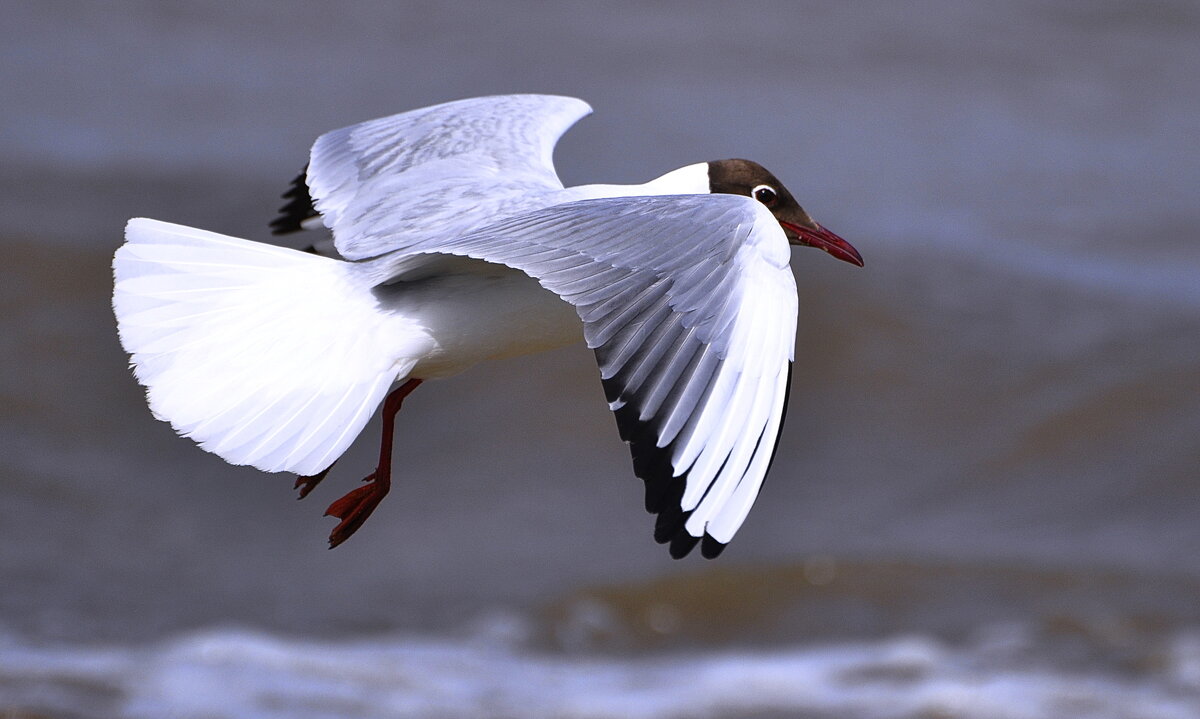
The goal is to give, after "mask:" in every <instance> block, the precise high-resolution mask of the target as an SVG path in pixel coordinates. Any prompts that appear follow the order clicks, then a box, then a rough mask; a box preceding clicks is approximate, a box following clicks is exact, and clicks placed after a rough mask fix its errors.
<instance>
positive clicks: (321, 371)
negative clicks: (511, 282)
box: [113, 218, 419, 475]
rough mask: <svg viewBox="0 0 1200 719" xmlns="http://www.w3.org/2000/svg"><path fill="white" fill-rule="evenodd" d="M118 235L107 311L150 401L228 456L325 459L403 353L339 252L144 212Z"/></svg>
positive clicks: (305, 467)
mask: <svg viewBox="0 0 1200 719" xmlns="http://www.w3.org/2000/svg"><path fill="white" fill-rule="evenodd" d="M125 237H126V244H125V245H124V246H122V247H121V248H120V249H119V250H117V253H116V256H115V257H114V259H113V272H114V276H115V284H114V292H113V310H114V312H115V314H116V317H117V325H118V329H119V333H120V338H121V344H122V345H123V346H124V347H125V350H126V351H127V352H129V353H130V355H131V356H132V358H131V364H132V365H133V369H134V374H135V376H136V377H137V379H138V381H139V382H140V383H141V384H142V385H144V386H145V387H146V396H147V400H148V402H149V404H150V409H151V410H152V411H153V412H154V414H155V416H156V417H158V418H159V419H163V420H166V421H168V422H170V423H171V425H172V426H173V427H174V428H175V430H176V431H177V432H179V433H180V434H182V435H184V436H187V437H191V438H192V439H194V440H195V441H196V442H198V443H199V444H200V446H201V447H203V448H204V449H206V450H208V451H210V452H213V453H214V454H217V455H219V456H220V457H222V458H224V459H225V460H227V461H229V462H231V463H233V464H249V465H253V466H255V467H258V468H259V469H262V470H266V471H290V472H296V473H298V474H306V475H308V474H315V473H317V472H319V471H321V470H322V469H325V468H326V467H328V466H329V465H330V464H332V462H333V460H335V459H337V457H338V456H340V455H341V454H342V452H344V451H345V450H346V448H347V447H348V446H349V445H350V443H351V442H352V441H353V440H354V438H355V437H356V436H357V435H358V433H359V432H360V431H361V430H362V428H363V426H364V425H365V424H366V423H367V420H369V419H370V416H371V414H372V413H373V412H374V411H375V408H376V407H377V406H378V405H379V403H380V402H381V401H382V399H383V396H384V395H385V394H386V392H387V390H388V387H389V386H390V385H391V384H392V383H393V382H394V381H395V380H397V379H400V378H403V377H404V376H406V375H407V374H408V372H409V371H410V370H411V369H412V366H413V364H414V363H415V359H414V360H405V359H403V356H404V355H405V354H406V353H405V352H404V351H403V350H404V347H403V341H404V337H403V336H400V337H397V333H396V322H397V319H396V318H395V317H393V316H389V315H387V314H386V313H383V312H381V311H380V310H379V309H378V307H377V305H376V302H375V299H374V297H373V295H372V294H371V292H370V288H369V284H365V283H363V282H362V281H361V280H358V279H357V276H356V275H355V273H354V272H353V267H352V266H351V265H350V264H349V263H346V262H342V261H339V260H333V259H329V258H325V257H319V256H316V255H312V254H309V253H304V252H297V251H295V250H289V249H286V248H281V247H275V246H273V245H266V244H262V243H257V242H250V241H248V240H241V239H238V238H234V237H228V236H225V235H220V234H217V233H214V232H207V231H205V230H199V229H196V228H191V227H184V226H182V225H173V224H170V223H166V222H158V221H156V220H148V219H143V218H137V219H133V220H130V221H129V224H128V225H127V226H126V230H125ZM413 331H418V332H419V330H416V329H414V330H413ZM403 334H404V333H403V332H401V333H400V335H403ZM410 339H411V338H410ZM407 354H408V355H409V356H415V355H414V354H413V353H411V352H409V353H407ZM398 358H401V359H398Z"/></svg>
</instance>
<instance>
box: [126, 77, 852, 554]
mask: <svg viewBox="0 0 1200 719" xmlns="http://www.w3.org/2000/svg"><path fill="white" fill-rule="evenodd" d="M588 112H590V108H589V107H588V106H587V105H586V103H583V102H582V101H579V100H575V99H572V98H561V97H552V96H540V95H516V96H502V97H495V98H473V99H470V100H463V101H459V102H456V103H447V104H444V105H438V106H433V107H431V108H425V109H422V110H416V111H412V112H410V113H402V114H400V115H396V116H393V117H390V118H383V119H380V120H373V121H369V122H366V123H360V124H359V125H354V126H350V127H348V128H343V129H341V130H335V131H333V132H330V133H327V134H326V135H323V136H322V137H321V138H319V139H318V140H317V142H316V143H315V144H314V146H313V149H312V152H311V154H310V161H309V165H308V168H307V171H306V173H304V175H302V177H301V178H299V180H298V182H297V183H295V184H294V185H293V188H292V190H290V191H289V193H288V195H285V196H286V197H290V198H291V202H290V203H289V204H288V205H287V206H285V208H284V209H283V212H284V215H283V216H282V217H281V218H279V219H278V220H276V222H275V223H273V225H272V226H273V227H274V228H275V229H276V231H277V232H280V231H290V230H296V229H300V228H301V227H304V226H306V225H307V224H311V219H310V218H311V216H313V213H314V212H315V213H317V215H318V216H319V217H320V218H321V221H322V223H323V224H324V225H325V226H326V227H328V228H329V229H330V231H331V232H332V234H333V241H334V246H335V248H336V251H337V255H338V256H337V257H323V256H319V255H317V254H313V253H306V252H300V251H296V250H290V249H286V248H281V247H276V246H273V245H266V244H262V243H257V242H251V241H248V240H242V239H238V238H233V237H228V236H224V235H219V234H217V233H212V232H208V231H205V230H199V229H195V228H189V227H183V226H180V225H172V224H169V223H164V222H158V221H155V220H148V219H142V218H137V219H133V220H131V221H130V222H129V224H128V225H127V228H126V244H125V245H124V246H122V247H121V248H120V249H119V250H118V251H117V253H116V255H115V258H114V265H113V266H114V276H115V285H114V297H113V306H114V311H115V314H116V316H117V320H118V329H119V333H120V338H121V342H122V344H123V346H124V347H125V349H126V350H127V351H128V352H129V353H130V354H131V364H132V365H133V368H134V372H135V375H136V377H137V379H138V381H139V382H141V383H142V384H143V385H144V386H145V387H146V390H147V399H148V403H149V405H150V408H151V410H152V411H153V412H154V414H155V416H157V417H159V418H160V419H163V420H166V421H169V422H170V423H171V424H172V426H173V427H174V428H175V429H176V430H177V431H178V432H179V433H180V434H182V435H185V436H188V437H190V438H192V439H193V440H195V441H196V442H198V443H199V444H200V446H201V447H203V448H204V449H206V450H208V451H210V452H213V453H215V454H217V455H219V456H221V457H222V458H224V459H226V460H227V461H229V462H231V463H233V464H248V465H252V466H255V467H257V468H259V469H262V470H266V471H290V472H295V473H297V474H300V475H302V476H301V478H300V480H299V481H298V483H297V486H298V487H301V488H302V496H303V495H304V494H307V492H308V491H309V490H311V489H312V487H313V486H315V485H316V483H317V482H319V481H320V480H321V479H322V478H323V477H324V476H325V473H326V472H328V471H329V468H330V467H331V465H332V464H333V462H334V461H335V460H336V459H337V458H338V457H339V456H340V455H341V454H342V453H343V452H344V451H345V450H346V448H347V447H348V446H349V444H350V443H351V442H352V441H353V440H354V439H355V438H356V437H357V436H358V434H359V433H360V432H361V430H362V428H363V427H364V425H365V424H366V422H367V421H368V420H369V418H370V416H371V415H372V414H373V413H374V412H375V410H376V409H377V408H378V407H379V406H380V404H381V403H382V404H383V405H384V417H385V436H384V438H383V442H382V446H381V454H380V464H379V466H378V467H377V469H376V473H375V474H373V475H371V476H370V477H368V480H371V482H370V483H369V484H367V485H364V486H363V487H360V488H359V489H357V490H355V491H354V492H351V493H350V494H348V495H347V496H346V497H344V498H342V499H341V500H338V502H335V503H334V504H333V505H331V507H330V510H329V512H328V513H329V514H333V515H334V516H337V517H339V518H341V519H342V520H343V521H342V523H341V524H339V526H338V528H336V529H335V530H334V534H333V535H331V542H332V543H333V544H335V545H336V544H337V543H340V542H341V541H343V540H344V539H345V538H346V537H348V536H349V535H350V534H352V533H353V532H354V531H355V530H356V529H357V528H358V527H359V526H361V524H362V522H363V521H365V519H366V517H367V516H369V515H370V513H371V512H372V511H373V510H374V508H375V506H376V505H377V504H378V502H379V500H381V499H382V496H383V494H385V493H386V492H387V487H388V486H389V482H390V479H389V477H390V474H389V472H390V466H391V442H392V439H391V422H392V418H393V416H394V414H395V412H396V411H397V410H398V409H399V407H400V404H401V402H402V400H403V398H404V396H406V395H407V394H408V392H411V391H412V390H413V389H414V388H415V387H416V386H417V384H419V383H420V382H421V381H423V380H426V379H435V378H443V377H448V376H451V375H454V374H457V373H459V372H462V371H464V370H465V369H467V368H469V367H471V366H472V365H474V364H476V363H478V362H481V361H485V360H490V359H499V358H503V357H511V356H517V355H521V354H526V353H531V352H538V351H544V350H548V349H553V348H555V347H559V346H563V345H565V344H569V343H571V342H574V341H578V339H579V338H580V337H582V338H583V339H584V340H585V341H586V342H587V344H588V346H589V347H590V348H592V349H593V350H594V351H595V353H596V357H597V361H598V364H599V365H600V370H601V379H602V382H603V385H604V389H605V393H606V397H607V398H608V401H609V405H610V407H611V408H612V409H613V411H614V412H615V413H616V416H617V423H618V429H619V430H620V432H621V435H622V438H623V439H625V440H626V441H628V442H629V443H630V445H631V449H632V451H633V455H634V467H635V472H636V473H637V474H638V476H639V477H642V478H643V479H644V480H646V488H647V496H646V505H647V508H648V509H649V510H650V511H652V512H654V513H656V514H658V515H659V518H658V522H657V525H656V531H655V536H656V538H657V539H659V541H665V542H670V543H671V551H672V554H673V555H675V556H682V555H683V554H686V553H687V552H688V551H690V550H691V548H692V547H694V546H695V545H696V544H697V543H699V542H700V541H701V540H703V541H704V544H703V547H702V549H703V553H704V554H705V555H706V556H715V555H716V554H717V553H719V552H720V551H721V549H722V548H723V547H724V545H725V544H726V543H727V542H728V541H729V539H731V538H732V536H733V533H734V532H736V530H737V528H738V527H739V526H740V525H741V523H742V521H743V520H744V518H745V516H746V512H748V510H749V508H750V505H751V503H752V502H753V501H754V498H755V497H756V496H757V494H758V490H759V487H760V486H761V483H762V479H763V477H764V476H765V474H766V471H767V468H768V465H769V463H770V460H771V457H772V455H773V451H774V447H775V443H776V440H777V436H778V434H779V430H780V428H781V426H782V421H783V414H784V406H785V403H786V397H787V387H788V380H789V378H790V363H791V360H792V358H793V345H794V338H795V323H796V314H797V312H796V291H795V284H794V280H793V278H792V275H791V271H790V268H789V266H788V262H789V259H790V252H789V243H791V244H810V245H814V246H817V247H819V248H821V249H824V250H826V251H827V252H830V253H831V254H833V255H834V256H837V257H839V258H841V259H846V260H848V261H851V262H854V263H855V264H861V258H859V257H858V255H857V252H855V251H854V250H853V248H851V247H850V246H849V245H848V244H847V243H845V241H844V240H841V239H840V238H838V237H837V236H836V235H833V234H832V233H830V232H828V231H827V230H825V229H824V228H822V227H820V226H819V225H817V224H816V223H815V222H813V221H812V220H811V218H810V217H808V215H807V213H805V212H804V211H803V210H802V209H801V208H800V207H799V205H798V204H796V203H795V201H794V199H793V198H792V197H791V195H790V194H789V193H788V192H787V190H786V189H785V188H783V187H782V185H781V184H780V183H779V182H778V180H776V179H775V178H774V176H772V175H770V173H767V172H766V171H765V170H762V168H761V167H760V166H758V165H756V164H754V163H749V162H748V161H741V160H730V161H719V162H716V163H699V164H695V165H689V166H687V167H684V168H680V169H679V170H675V171H672V172H670V173H667V174H666V175H663V176H662V177H659V178H657V179H655V180H652V181H650V182H648V183H646V184H643V185H629V186H623V185H585V186H580V187H574V188H564V187H563V186H562V184H561V183H560V182H559V180H558V178H557V175H556V174H555V173H554V169H553V165H552V162H551V154H552V151H553V147H554V144H555V142H556V141H557V139H558V137H559V136H560V135H561V134H562V133H563V132H565V131H566V129H567V128H569V127H570V125H572V124H573V123H574V122H575V121H576V120H578V119H579V118H580V117H582V116H583V115H585V114H587V113H588ZM718 187H721V188H728V189H721V190H716V188H718ZM714 191H715V192H717V193H719V194H714ZM393 388H395V389H393ZM389 390H391V393H390V394H389ZM385 397H387V398H388V399H387V401H386V402H385V401H384V399H385Z"/></svg>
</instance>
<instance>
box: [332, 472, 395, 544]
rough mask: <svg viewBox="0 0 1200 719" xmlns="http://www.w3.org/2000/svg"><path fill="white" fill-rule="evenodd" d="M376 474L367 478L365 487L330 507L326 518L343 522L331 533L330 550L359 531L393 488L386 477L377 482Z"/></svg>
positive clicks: (352, 492)
mask: <svg viewBox="0 0 1200 719" xmlns="http://www.w3.org/2000/svg"><path fill="white" fill-rule="evenodd" d="M378 473H379V470H376V471H375V473H373V474H371V475H370V476H369V477H367V478H366V479H365V480H363V481H364V482H367V484H364V485H363V486H361V487H359V488H358V489H355V490H353V491H351V492H349V493H348V494H346V496H344V497H342V498H341V499H339V500H337V501H336V502H334V503H333V504H331V505H329V509H326V510H325V516H326V517H337V518H338V519H340V520H342V521H341V522H339V523H338V525H337V526H336V527H334V528H333V531H332V532H330V533H329V548H330V549H333V548H334V547H336V546H337V545H339V544H341V543H342V542H344V541H346V540H347V539H349V538H350V536H351V535H353V534H354V533H355V532H357V531H358V528H359V527H361V526H362V525H363V522H365V521H367V517H370V516H371V512H374V511H375V508H376V507H378V506H379V503H380V502H381V501H383V498H384V497H386V496H387V493H388V490H389V489H390V488H391V482H390V481H388V479H387V478H386V476H385V477H384V478H383V481H378V480H376V477H375V475H376V474H378Z"/></svg>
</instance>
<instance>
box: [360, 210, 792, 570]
mask: <svg viewBox="0 0 1200 719" xmlns="http://www.w3.org/2000/svg"><path fill="white" fill-rule="evenodd" d="M411 249H412V250H413V251H417V252H428V253H445V254H454V255H466V256H469V257H474V258H477V259H482V260H486V261H489V262H496V263H501V264H504V265H508V266H510V267H514V268H516V269H519V270H521V271H523V272H525V273H527V274H529V275H531V276H533V277H535V278H537V279H538V280H539V281H540V282H541V284H542V286H544V287H545V288H547V289H549V290H551V291H553V292H554V293H556V294H558V295H559V296H560V297H562V298H563V299H564V300H566V301H567V302H569V303H571V304H572V305H574V306H575V309H576V311H577V312H578V313H579V316H580V318H581V319H582V320H583V323H584V337H585V338H586V340H587V343H588V346H589V347H591V348H592V349H593V350H594V351H595V353H596V359H597V361H598V362H599V365H600V374H601V378H602V380H603V383H604V390H605V394H606V395H607V397H608V401H609V406H610V407H611V408H612V409H613V411H614V412H615V413H616V418H617V426H618V428H619V430H620V433H621V437H622V439H624V440H625V441H627V442H629V444H630V448H631V450H632V452H633V462H634V469H635V471H636V473H637V475H638V476H639V477H641V478H642V479H643V480H645V482H646V508H647V510H649V511H650V512H653V513H656V514H657V515H658V520H657V524H656V527H655V538H656V539H657V540H658V541H659V542H664V543H665V542H670V545H671V546H670V549H671V554H672V555H673V556H676V557H680V556H683V555H685V554H687V553H688V552H689V551H691V549H692V548H693V547H694V546H695V545H696V544H697V543H699V542H700V541H701V540H703V544H702V547H701V551H702V553H703V554H704V556H706V557H714V556H716V555H717V554H718V553H720V551H721V550H722V549H723V548H724V545H725V544H726V543H727V542H729V540H730V539H731V538H732V537H733V535H734V533H735V532H736V531H737V529H738V527H740V526H741V524H742V521H743V520H744V519H745V517H746V514H747V512H748V511H749V509H750V505H751V504H752V503H753V502H754V500H755V498H756V497H757V496H758V492H759V488H760V487H761V485H762V482H763V478H764V477H765V476H766V473H767V469H768V467H769V465H770V462H771V458H772V455H773V454H774V449H775V444H776V439H777V437H778V435H779V432H780V429H781V426H782V424H783V415H784V409H785V403H786V400H787V392H788V380H789V376H790V367H791V360H792V356H793V349H794V345H795V335H796V311H797V299H796V285H795V280H794V278H793V277H792V273H791V270H790V268H789V267H788V260H789V257H790V252H789V247H788V244H787V239H786V238H785V237H784V234H783V231H782V229H781V228H780V227H779V223H778V222H776V220H775V219H774V217H772V216H771V214H770V212H769V211H767V210H766V208H764V207H763V206H762V205H760V204H759V203H757V202H754V201H753V200H751V199H749V198H745V197H738V196H734V195H688V196H668V197H637V198H611V199H600V200H585V201H581V202H573V203H567V204H563V205H557V206H554V207H549V208H545V209H543V210H539V211H536V212H532V213H529V214H526V215H522V216H518V217H514V218H512V219H509V220H506V221H502V222H500V223H498V224H495V225H492V226H489V227H487V228H485V229H483V230H481V231H479V232H475V233H472V234H470V235H468V236H466V237H463V238H459V239H455V240H449V241H447V240H444V239H443V240H431V241H427V242H422V243H419V244H418V245H417V246H415V247H413V248H411ZM414 259H416V258H414V257H412V256H411V255H409V256H408V257H407V258H405V257H397V258H395V259H393V258H390V257H387V258H380V259H379V260H376V261H374V262H372V263H368V264H367V265H366V266H364V267H363V270H364V271H369V272H373V273H375V274H376V279H378V280H383V279H386V278H387V277H388V276H389V273H391V272H394V271H396V270H398V269H401V268H402V267H403V266H404V263H406V262H409V261H411V260H414ZM389 263H390V264H389Z"/></svg>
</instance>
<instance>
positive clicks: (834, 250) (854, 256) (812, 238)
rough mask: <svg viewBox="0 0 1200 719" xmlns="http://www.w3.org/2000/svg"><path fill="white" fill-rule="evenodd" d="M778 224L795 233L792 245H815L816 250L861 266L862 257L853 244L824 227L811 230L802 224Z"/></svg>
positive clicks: (818, 226)
mask: <svg viewBox="0 0 1200 719" xmlns="http://www.w3.org/2000/svg"><path fill="white" fill-rule="evenodd" d="M779 224H781V225H783V228H784V229H785V230H789V231H790V232H791V233H794V234H795V235H796V239H795V240H792V244H793V245H808V246H809V247H815V248H817V249H818V250H825V251H826V252H828V253H829V254H831V255H833V256H834V257H836V258H838V259H839V260H842V261H844V262H849V263H850V264H852V265H858V266H859V267H862V266H863V258H862V255H860V254H858V250H856V249H854V246H853V245H851V244H850V243H849V242H846V241H845V240H843V239H842V238H840V237H838V236H837V235H835V234H833V233H832V232H830V231H829V230H827V229H825V228H824V227H821V226H820V225H817V228H816V229H815V230H813V229H809V228H807V227H804V226H803V225H793V224H792V223H790V222H780V223H779ZM814 224H815V223H814Z"/></svg>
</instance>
